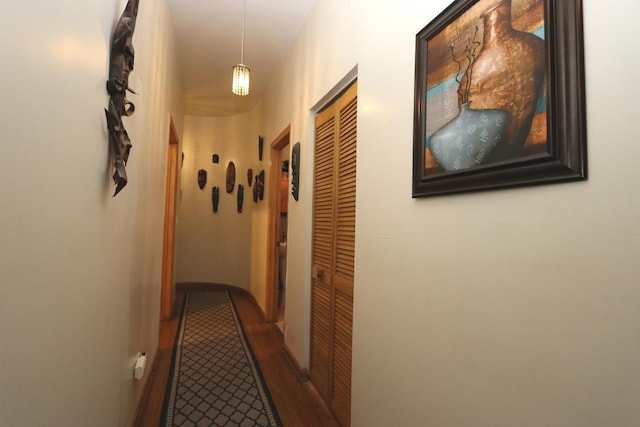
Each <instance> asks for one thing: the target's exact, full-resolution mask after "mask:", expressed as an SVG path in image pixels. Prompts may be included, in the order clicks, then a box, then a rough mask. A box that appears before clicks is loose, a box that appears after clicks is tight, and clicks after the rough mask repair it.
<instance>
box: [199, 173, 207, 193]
mask: <svg viewBox="0 0 640 427" xmlns="http://www.w3.org/2000/svg"><path fill="white" fill-rule="evenodd" d="M205 185H207V171H206V170H204V169H200V170H199V171H198V187H200V189H201V190H202V189H203V188H204V186H205Z"/></svg>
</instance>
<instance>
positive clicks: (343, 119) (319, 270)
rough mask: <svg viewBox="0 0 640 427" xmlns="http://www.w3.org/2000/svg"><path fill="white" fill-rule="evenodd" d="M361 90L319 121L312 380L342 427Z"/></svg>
mask: <svg viewBox="0 0 640 427" xmlns="http://www.w3.org/2000/svg"><path fill="white" fill-rule="evenodd" d="M356 94H357V85H356V83H354V84H353V85H352V86H351V87H350V88H349V89H348V90H347V91H346V92H345V93H344V94H343V95H341V96H340V98H338V99H337V100H336V101H335V102H334V104H332V105H331V106H329V107H328V108H327V109H326V110H325V111H323V112H322V113H321V114H319V115H318V116H317V117H316V132H315V133H316V145H315V164H314V204H313V243H312V247H313V255H312V257H313V258H312V259H313V266H312V274H313V279H312V303H311V307H312V309H311V364H310V365H311V366H310V374H311V381H312V382H313V384H314V386H315V387H316V389H317V390H318V392H319V393H320V395H321V396H322V398H323V399H324V400H325V402H326V403H327V405H328V406H329V407H330V408H331V409H332V411H333V413H334V414H335V416H336V418H337V419H338V421H340V423H341V424H342V425H343V426H348V425H349V424H350V418H351V343H352V329H353V271H354V249H355V213H356V210H355V208H356V123H357V121H356V118H357V97H356Z"/></svg>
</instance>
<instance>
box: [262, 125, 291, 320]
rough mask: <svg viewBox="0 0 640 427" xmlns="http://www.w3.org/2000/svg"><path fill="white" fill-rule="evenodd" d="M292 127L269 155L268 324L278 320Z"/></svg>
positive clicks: (266, 306)
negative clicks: (283, 186)
mask: <svg viewBox="0 0 640 427" xmlns="http://www.w3.org/2000/svg"><path fill="white" fill-rule="evenodd" d="M290 135H291V125H289V126H287V127H286V128H285V129H284V130H283V131H282V132H280V135H278V136H277V137H276V139H274V140H273V142H272V143H271V151H270V153H269V177H268V179H269V210H268V212H269V213H268V219H267V274H266V279H265V283H266V289H265V308H264V314H265V318H266V319H267V321H268V322H275V321H277V320H278V268H279V267H278V263H279V254H280V248H279V246H278V240H279V239H278V229H279V228H280V175H281V170H282V150H283V149H284V148H285V147H287V146H288V145H289V139H290Z"/></svg>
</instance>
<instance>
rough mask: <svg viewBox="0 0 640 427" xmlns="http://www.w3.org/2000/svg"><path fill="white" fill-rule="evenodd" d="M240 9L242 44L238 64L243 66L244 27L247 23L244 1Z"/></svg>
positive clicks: (245, 0) (245, 3) (245, 2)
mask: <svg viewBox="0 0 640 427" xmlns="http://www.w3.org/2000/svg"><path fill="white" fill-rule="evenodd" d="M243 4H244V6H243V8H242V44H241V45H240V63H241V64H244V27H245V24H246V21H247V0H244V3H243Z"/></svg>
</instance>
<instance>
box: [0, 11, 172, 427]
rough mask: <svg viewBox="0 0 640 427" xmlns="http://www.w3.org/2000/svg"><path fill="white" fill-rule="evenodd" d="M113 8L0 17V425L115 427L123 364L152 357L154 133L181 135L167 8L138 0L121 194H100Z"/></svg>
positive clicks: (156, 194)
mask: <svg viewBox="0 0 640 427" xmlns="http://www.w3.org/2000/svg"><path fill="white" fill-rule="evenodd" d="M124 6H125V1H124V0H119V1H115V2H114V1H106V0H66V1H63V2H35V3H34V2H2V4H1V5H0V16H3V17H5V19H3V37H2V38H1V39H0V56H1V57H2V61H1V62H0V76H2V78H1V79H0V88H1V90H0V93H2V96H3V101H2V102H1V103H0V121H1V122H2V126H0V140H1V141H2V142H3V146H4V154H3V155H2V156H0V182H1V183H2V184H1V185H0V199H1V200H2V214H1V215H0V234H1V237H0V264H1V266H2V267H1V268H0V283H2V285H1V286H0V414H1V419H2V421H0V424H2V425H7V426H45V425H59V426H78V427H84V426H89V425H90V426H105V427H112V426H125V425H130V424H131V419H132V417H133V413H134V410H135V405H136V403H137V401H138V398H139V396H140V392H141V391H142V381H138V382H135V381H134V380H133V378H132V377H133V375H132V374H133V370H132V369H133V362H134V357H135V355H136V354H137V352H139V351H147V352H148V355H149V361H151V360H152V359H153V357H154V355H155V349H156V348H157V344H158V321H159V310H160V308H159V303H160V272H161V263H162V224H163V205H164V182H165V169H166V153H167V146H168V129H169V125H168V123H169V114H172V115H173V116H174V119H175V122H176V126H177V128H178V131H180V129H181V126H182V124H181V122H182V108H181V106H180V104H181V102H180V101H179V99H180V97H179V95H180V94H179V92H178V90H179V85H178V81H179V79H178V75H177V73H176V68H175V66H174V65H175V52H174V46H173V37H172V30H171V24H170V19H169V15H168V6H167V4H166V1H155V2H145V1H142V2H140V8H139V13H138V21H137V27H136V32H135V34H134V39H133V44H134V46H135V49H136V58H135V69H134V71H133V72H132V74H131V77H130V85H131V86H132V87H133V88H134V89H135V90H136V91H137V92H138V93H139V95H138V96H131V99H132V101H134V102H135V104H136V108H137V109H136V113H135V114H134V115H133V116H132V117H129V118H124V123H125V126H126V128H127V130H128V132H129V135H130V137H131V140H132V143H133V150H132V152H131V157H130V159H129V165H128V166H127V173H128V176H129V181H130V182H129V184H128V186H127V187H126V188H124V190H123V191H122V192H121V193H120V194H119V195H118V196H117V197H115V198H112V197H111V195H112V194H113V190H114V187H113V183H112V180H111V174H112V173H113V170H112V168H111V167H110V162H109V155H108V146H107V140H108V134H107V130H106V124H105V118H104V108H105V107H106V106H107V103H108V96H107V94H106V89H105V82H106V79H107V76H108V57H109V46H110V38H111V32H112V29H113V26H114V24H115V22H116V20H117V18H118V17H119V16H120V14H121V12H122V10H123V8H124ZM147 371H148V372H149V371H150V370H149V369H148V370H147ZM148 372H147V374H148Z"/></svg>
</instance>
